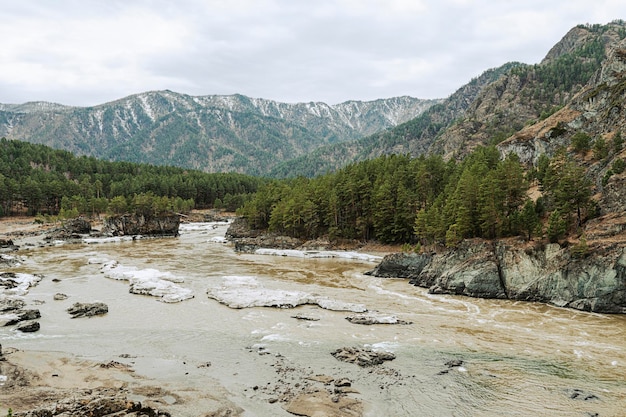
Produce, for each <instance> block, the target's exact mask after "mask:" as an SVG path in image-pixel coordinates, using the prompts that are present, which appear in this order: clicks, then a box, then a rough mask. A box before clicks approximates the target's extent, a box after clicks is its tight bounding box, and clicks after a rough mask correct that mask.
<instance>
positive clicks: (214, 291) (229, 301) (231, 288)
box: [207, 276, 367, 313]
mask: <svg viewBox="0 0 626 417" xmlns="http://www.w3.org/2000/svg"><path fill="white" fill-rule="evenodd" d="M207 295H208V297H209V298H211V299H213V300H216V301H218V302H220V303H222V304H224V305H227V306H228V307H230V308H250V307H275V308H294V307H297V306H300V305H304V304H312V305H317V306H319V307H321V308H323V309H326V310H334V311H351V312H354V313H362V312H365V311H367V308H366V307H365V306H364V305H363V304H355V303H346V302H343V301H339V300H333V299H329V298H325V297H320V296H317V295H314V294H310V293H308V292H304V291H288V290H280V289H271V288H266V287H264V286H263V285H261V284H260V283H259V281H258V280H257V279H256V278H255V277H252V276H225V277H223V278H222V285H221V286H220V287H217V288H210V289H209V290H207Z"/></svg>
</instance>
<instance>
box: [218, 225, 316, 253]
mask: <svg viewBox="0 0 626 417" xmlns="http://www.w3.org/2000/svg"><path fill="white" fill-rule="evenodd" d="M225 237H226V239H228V240H229V241H231V242H233V244H234V246H235V252H244V253H252V252H254V251H255V250H257V249H260V248H274V249H296V248H298V247H300V246H301V245H302V244H303V243H304V241H303V240H301V239H296V238H292V237H287V236H278V235H274V234H271V233H267V231H266V230H258V229H252V228H250V226H249V224H248V221H247V220H246V219H245V218H243V217H237V218H235V220H233V222H232V223H231V224H230V225H229V226H228V230H226V233H225Z"/></svg>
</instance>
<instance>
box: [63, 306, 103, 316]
mask: <svg viewBox="0 0 626 417" xmlns="http://www.w3.org/2000/svg"><path fill="white" fill-rule="evenodd" d="M67 312H68V313H70V315H71V316H72V318H73V319H75V318H77V317H91V316H100V315H102V314H106V313H108V312H109V307H108V306H107V305H106V304H104V303H74V305H72V306H71V307H70V308H68V309H67Z"/></svg>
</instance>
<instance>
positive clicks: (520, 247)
mask: <svg viewBox="0 0 626 417" xmlns="http://www.w3.org/2000/svg"><path fill="white" fill-rule="evenodd" d="M369 274H371V275H375V276H380V277H398V278H408V279H409V280H410V281H409V282H410V283H411V284H414V285H417V286H420V287H425V288H428V289H429V292H431V293H434V294H457V295H466V296H470V297H481V298H500V299H511V300H523V301H537V302H545V303H550V304H553V305H557V306H560V307H569V308H574V309H578V310H585V311H594V312H599V313H621V314H626V250H625V249H624V245H623V244H622V245H619V244H608V245H604V246H597V247H594V249H593V251H592V252H591V254H589V255H585V256H581V257H576V256H575V255H572V250H571V248H564V247H561V246H559V245H558V244H547V245H540V244H538V245H535V246H532V245H526V244H524V243H523V242H510V241H509V242H495V243H494V242H484V241H482V242H481V241H471V242H469V241H467V242H464V243H463V244H461V245H460V246H459V247H458V248H456V249H454V250H448V251H445V252H443V253H439V254H432V255H415V254H394V255H389V256H387V257H385V258H384V259H383V261H382V262H381V263H380V265H378V266H377V267H376V268H375V269H374V270H373V271H370V272H369Z"/></svg>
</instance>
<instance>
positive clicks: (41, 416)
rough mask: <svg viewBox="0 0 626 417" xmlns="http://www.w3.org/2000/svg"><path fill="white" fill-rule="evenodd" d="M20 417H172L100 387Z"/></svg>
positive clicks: (27, 412)
mask: <svg viewBox="0 0 626 417" xmlns="http://www.w3.org/2000/svg"><path fill="white" fill-rule="evenodd" d="M19 416H20V417H53V416H93V417H105V416H126V417H133V416H134V417H140V416H142V417H146V416H150V417H171V414H170V413H168V412H167V411H162V410H157V409H154V408H152V407H148V406H143V405H142V404H141V403H140V402H139V401H132V400H130V399H128V398H127V397H126V396H125V395H124V394H123V393H119V392H115V391H114V390H110V389H106V388H100V389H97V390H95V391H94V390H83V391H78V392H75V393H73V395H71V396H68V397H67V398H65V399H62V400H59V401H57V402H56V403H55V404H53V405H51V406H46V407H41V408H37V409H33V410H29V411H26V412H20V413H19Z"/></svg>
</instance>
